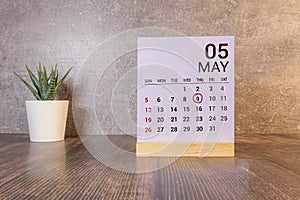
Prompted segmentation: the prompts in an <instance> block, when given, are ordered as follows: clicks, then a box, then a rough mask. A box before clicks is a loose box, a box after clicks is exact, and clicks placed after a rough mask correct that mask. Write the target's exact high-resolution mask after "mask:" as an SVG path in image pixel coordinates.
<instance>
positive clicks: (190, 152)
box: [136, 143, 234, 157]
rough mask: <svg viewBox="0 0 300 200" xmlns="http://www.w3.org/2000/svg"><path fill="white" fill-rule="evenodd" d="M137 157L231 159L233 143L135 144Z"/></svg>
mask: <svg viewBox="0 0 300 200" xmlns="http://www.w3.org/2000/svg"><path fill="white" fill-rule="evenodd" d="M136 155H137V156H149V157H152V156H153V157H165V156H167V157H173V156H175V157H176V156H180V157H185V156H188V157H232V156H234V143H216V144H214V143H137V144H136Z"/></svg>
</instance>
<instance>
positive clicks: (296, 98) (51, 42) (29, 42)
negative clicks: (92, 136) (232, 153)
mask: <svg viewBox="0 0 300 200" xmlns="http://www.w3.org/2000/svg"><path fill="white" fill-rule="evenodd" d="M149 26H156V27H163V28H169V29H173V30H176V31H180V32H182V33H184V34H186V35H189V36H206V35H207V36H208V35H234V36H235V68H236V70H235V71H236V72H235V73H236V92H235V99H236V133H237V134H239V133H245V134H252V133H287V134H300V64H299V63H300V56H299V55H300V1H298V0H273V1H267V2H265V1H260V0H252V1H246V0H225V1H223V0H222V1H221V0H220V1H202V0H201V1H198V0H192V1H188V0H174V1H173V0H172V1H171V0H170V1H166V0H161V1H155V2H151V1H146V0H142V1H131V0H124V1H105V0H103V1H96V0H89V1H86V0H72V1H71V0H69V1H61V0H52V1H46V0H15V1H9V0H1V1H0V27H1V32H0V60H1V62H0V88H1V96H0V101H1V103H0V106H1V107H0V110H1V114H0V132H1V133H27V132H28V127H27V121H26V113H25V106H24V101H25V100H26V99H33V98H32V96H31V94H30V93H29V92H28V91H27V90H26V89H25V86H23V85H22V84H21V82H19V81H18V80H17V78H16V77H15V76H14V75H13V74H12V72H13V70H15V71H17V72H19V73H20V74H21V75H23V76H26V72H25V68H24V66H25V64H28V65H29V66H35V65H36V64H37V62H38V61H43V63H44V64H45V65H46V66H52V65H54V64H55V63H57V62H58V63H59V64H60V67H61V71H62V73H64V71H65V70H66V69H67V68H69V67H71V66H73V67H74V68H75V69H74V70H73V71H72V73H71V74H70V77H69V78H68V80H67V81H66V84H65V85H64V88H63V90H62V91H61V93H60V96H61V97H62V98H68V99H70V100H71V98H72V88H73V87H72V85H73V82H74V80H75V77H76V75H77V72H78V71H79V68H80V66H81V65H82V63H83V62H84V60H85V58H86V57H87V56H88V54H89V53H90V52H91V51H92V50H93V49H94V48H96V47H97V45H98V44H99V43H101V42H102V41H104V40H105V39H106V38H109V37H110V36H112V35H114V34H117V33H119V32H122V31H125V30H128V29H132V28H139V27H149ZM135 65H136V62H135V52H133V53H131V55H127V56H124V58H120V60H117V61H116V62H114V63H112V66H111V68H109V69H108V71H107V74H106V75H105V76H106V77H101V79H107V80H110V81H111V83H113V82H114V81H117V80H118V78H120V76H119V74H120V73H123V72H126V70H131V69H134V68H135ZM112 87H113V86H111V85H110V86H109V87H105V86H103V85H102V86H99V87H98V89H99V90H97V91H99V93H97V95H99V97H103V98H100V99H99V102H98V104H97V109H98V108H99V109H98V111H97V113H98V115H99V121H100V123H101V125H102V126H104V127H105V132H106V133H120V132H119V129H117V128H116V126H115V121H114V118H113V116H112V115H111V113H110V112H101V107H102V108H105V107H107V106H106V105H107V102H105V100H106V101H107V100H109V99H110V97H111V90H110V89H111V88H112ZM125 92H126V91H125ZM104 97H105V98H104ZM134 100H135V99H134V98H133V99H132V105H131V106H130V109H131V110H130V113H131V115H132V118H133V119H134V118H135V106H134V105H135V103H134ZM98 105H99V106H98ZM67 134H68V135H75V134H76V131H75V128H74V122H73V118H72V113H71V112H70V114H69V119H68V128H67Z"/></svg>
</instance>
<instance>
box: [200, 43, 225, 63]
mask: <svg viewBox="0 0 300 200" xmlns="http://www.w3.org/2000/svg"><path fill="white" fill-rule="evenodd" d="M226 47H228V43H220V44H219V48H218V57H219V58H221V59H225V58H227V57H228V54H229V52H228V50H227V48H226ZM216 54H217V47H216V46H215V44H212V43H209V44H207V45H206V46H205V56H206V58H208V59H214V58H215V57H216Z"/></svg>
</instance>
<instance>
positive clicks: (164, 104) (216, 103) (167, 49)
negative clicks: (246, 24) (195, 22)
mask: <svg viewBox="0 0 300 200" xmlns="http://www.w3.org/2000/svg"><path fill="white" fill-rule="evenodd" d="M137 84H138V89H137V144H136V152H137V156H233V155H234V38H233V37H231V36H225V37H221V36H217V37H151V38H150V37H149V38H138V83H137Z"/></svg>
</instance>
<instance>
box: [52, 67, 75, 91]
mask: <svg viewBox="0 0 300 200" xmlns="http://www.w3.org/2000/svg"><path fill="white" fill-rule="evenodd" d="M72 69H73V68H70V69H69V70H68V71H67V73H66V74H65V75H64V76H63V77H62V79H60V81H59V82H58V83H57V86H56V88H55V89H56V90H59V89H60V87H61V85H62V84H63V82H64V80H65V78H66V77H67V76H68V74H69V73H70V71H71V70H72Z"/></svg>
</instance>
